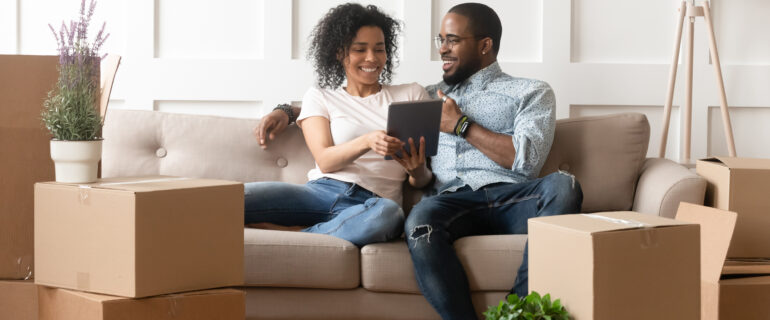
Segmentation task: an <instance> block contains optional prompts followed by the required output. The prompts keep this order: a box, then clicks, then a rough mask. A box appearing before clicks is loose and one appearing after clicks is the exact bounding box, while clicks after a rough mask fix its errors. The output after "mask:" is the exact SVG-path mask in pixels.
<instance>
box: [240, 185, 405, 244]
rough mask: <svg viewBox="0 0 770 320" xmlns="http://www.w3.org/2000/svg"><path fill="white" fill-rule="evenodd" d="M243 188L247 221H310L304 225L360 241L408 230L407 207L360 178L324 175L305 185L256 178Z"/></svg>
mask: <svg viewBox="0 0 770 320" xmlns="http://www.w3.org/2000/svg"><path fill="white" fill-rule="evenodd" d="M244 189H245V191H244V193H245V223H246V224H249V223H259V222H270V223H274V224H278V225H283V226H310V227H308V228H307V229H304V230H302V231H304V232H312V233H322V234H328V235H332V236H335V237H338V238H342V239H345V240H348V241H350V242H352V243H353V244H355V245H356V246H359V247H362V246H364V245H366V244H369V243H374V242H384V241H389V240H392V239H395V238H398V237H399V236H400V235H401V232H402V230H403V225H404V211H403V210H401V207H399V205H398V204H396V202H394V201H393V200H390V199H386V198H381V197H379V196H377V195H376V194H374V193H372V192H371V191H369V190H366V189H364V188H362V187H360V186H359V185H357V184H355V183H348V182H342V181H339V180H335V179H330V178H321V179H317V180H312V181H309V182H308V183H307V184H304V185H297V184H290V183H283V182H252V183H247V184H246V185H245V188H244Z"/></svg>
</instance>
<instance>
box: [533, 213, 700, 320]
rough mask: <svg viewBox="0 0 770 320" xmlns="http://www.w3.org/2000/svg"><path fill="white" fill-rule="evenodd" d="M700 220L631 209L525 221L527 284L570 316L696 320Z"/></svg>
mask: <svg viewBox="0 0 770 320" xmlns="http://www.w3.org/2000/svg"><path fill="white" fill-rule="evenodd" d="M698 230H699V228H698V225H696V224H693V223H685V222H680V221H676V220H672V219H667V218H662V217H658V216H652V215H644V214H639V213H635V212H605V213H600V214H574V215H562V216H552V217H543V218H534V219H530V220H529V288H530V290H532V291H537V292H539V293H540V294H546V293H549V294H551V296H552V297H553V298H554V299H561V302H562V304H563V305H564V306H565V308H566V309H567V311H569V313H570V315H571V316H572V317H573V318H574V319H575V320H590V319H596V320H602V319H613V320H615V319H625V320H632V319H640V320H642V319H645V320H646V319H672V320H673V319H677V320H685V319H699V316H700V306H699V301H700V296H699V294H698V292H699V289H700V273H699V272H700V267H699V263H700V255H699V253H700V250H699V233H698Z"/></svg>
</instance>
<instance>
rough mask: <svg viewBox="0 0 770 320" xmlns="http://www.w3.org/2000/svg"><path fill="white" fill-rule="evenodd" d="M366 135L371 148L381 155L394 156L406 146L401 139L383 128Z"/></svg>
mask: <svg viewBox="0 0 770 320" xmlns="http://www.w3.org/2000/svg"><path fill="white" fill-rule="evenodd" d="M364 137H365V139H366V144H367V145H368V146H369V149H372V150H373V151H374V152H376V153H377V154H379V155H381V156H388V155H389V156H393V155H394V154H395V153H396V152H397V151H399V150H401V149H403V147H404V143H403V142H401V140H398V138H396V137H391V136H389V135H387V134H386V133H385V131H382V130H377V131H372V132H369V133H367V134H366V135H365V136H364Z"/></svg>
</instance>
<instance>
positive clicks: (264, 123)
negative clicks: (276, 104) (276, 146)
mask: <svg viewBox="0 0 770 320" xmlns="http://www.w3.org/2000/svg"><path fill="white" fill-rule="evenodd" d="M291 111H292V113H293V114H294V116H295V118H296V116H298V115H299V113H300V111H302V109H301V108H300V107H295V106H292V107H291ZM287 126H289V115H288V114H287V113H286V112H284V111H283V110H280V109H274V110H273V112H270V113H268V114H267V115H265V116H264V117H262V119H260V120H259V124H258V125H257V127H256V128H254V136H255V137H256V138H257V142H258V143H259V146H260V147H262V149H267V141H268V140H273V139H275V137H276V135H278V134H280V133H281V132H283V130H285V129H286V127H287Z"/></svg>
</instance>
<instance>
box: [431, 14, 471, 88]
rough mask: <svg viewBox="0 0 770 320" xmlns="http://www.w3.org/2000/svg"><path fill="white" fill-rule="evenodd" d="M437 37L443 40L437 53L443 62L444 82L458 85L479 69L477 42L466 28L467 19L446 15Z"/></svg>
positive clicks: (456, 15) (461, 16) (455, 15)
mask: <svg viewBox="0 0 770 320" xmlns="http://www.w3.org/2000/svg"><path fill="white" fill-rule="evenodd" d="M439 37H441V38H443V39H445V40H444V44H443V45H442V46H441V48H439V51H438V52H439V54H440V55H441V60H442V61H443V62H444V64H443V66H442V68H443V69H444V82H446V83H447V84H450V85H451V84H456V83H460V82H462V81H463V80H465V79H468V77H470V76H471V75H473V74H474V73H476V71H479V70H480V69H481V52H480V50H479V47H478V43H479V42H478V41H477V40H476V38H475V37H474V35H473V34H472V33H471V31H470V30H469V28H468V18H467V17H465V16H463V15H459V14H456V13H452V12H450V13H447V14H446V16H444V20H443V21H442V22H441V32H440V33H439Z"/></svg>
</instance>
